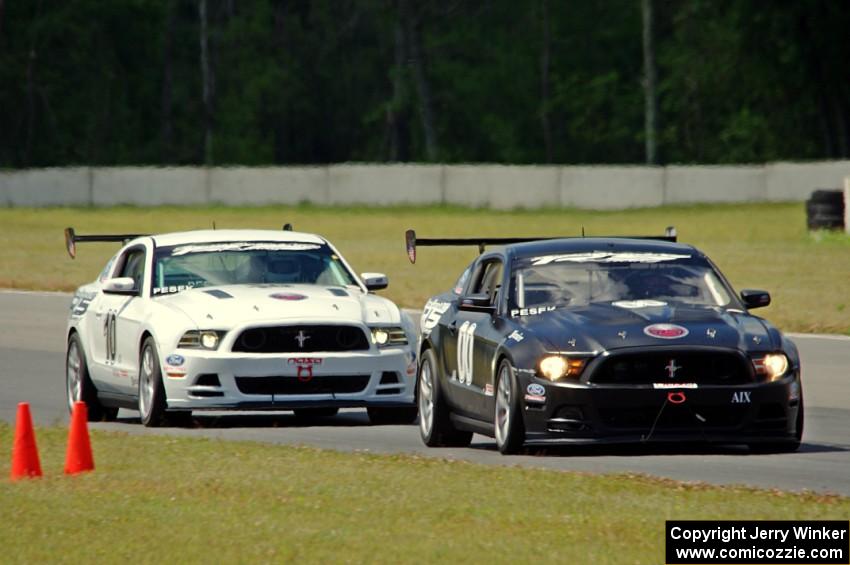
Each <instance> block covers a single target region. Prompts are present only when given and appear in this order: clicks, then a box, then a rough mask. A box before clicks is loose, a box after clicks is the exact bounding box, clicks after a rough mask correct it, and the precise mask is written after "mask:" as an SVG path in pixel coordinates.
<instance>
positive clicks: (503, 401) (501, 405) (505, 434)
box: [493, 359, 525, 455]
mask: <svg viewBox="0 0 850 565" xmlns="http://www.w3.org/2000/svg"><path fill="white" fill-rule="evenodd" d="M493 431H494V432H495V436H496V447H498V448H499V451H500V452H501V453H502V454H503V455H510V454H512V453H517V452H518V451H519V450H520V449H522V445H523V443H525V422H523V419H522V404H521V403H520V400H519V386H518V385H517V380H516V373H515V372H514V368H513V366H512V365H511V362H510V361H508V360H507V359H503V360H502V362H501V363H499V371H498V373H496V402H495V409H494V410H493Z"/></svg>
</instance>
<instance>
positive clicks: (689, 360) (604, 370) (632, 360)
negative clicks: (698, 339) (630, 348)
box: [590, 351, 753, 385]
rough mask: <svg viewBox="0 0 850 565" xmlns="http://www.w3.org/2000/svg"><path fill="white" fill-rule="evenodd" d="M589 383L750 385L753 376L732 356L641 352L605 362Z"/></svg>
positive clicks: (733, 354) (698, 352) (724, 354)
mask: <svg viewBox="0 0 850 565" xmlns="http://www.w3.org/2000/svg"><path fill="white" fill-rule="evenodd" d="M671 373H672V376H671ZM590 382H592V383H598V384H626V385H640V384H652V383H697V384H701V385H737V384H746V383H752V382H753V376H752V372H751V371H750V370H749V368H748V366H747V361H746V360H745V359H744V358H742V357H740V356H738V355H737V354H735V353H726V352H714V351H711V352H701V351H687V352H653V353H645V352H641V353H625V354H619V355H612V356H611V357H610V358H608V359H605V360H604V361H603V362H602V364H601V365H600V366H599V367H598V368H597V369H596V370H595V371H594V372H593V374H592V375H591V376H590Z"/></svg>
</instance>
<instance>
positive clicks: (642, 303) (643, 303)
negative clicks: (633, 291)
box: [611, 300, 667, 310]
mask: <svg viewBox="0 0 850 565" xmlns="http://www.w3.org/2000/svg"><path fill="white" fill-rule="evenodd" d="M611 306H617V307H619V308H628V309H630V310H631V309H637V308H658V307H661V306H667V303H666V302H661V301H660V300H618V301H617V302H612V303H611Z"/></svg>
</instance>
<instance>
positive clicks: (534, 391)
mask: <svg viewBox="0 0 850 565" xmlns="http://www.w3.org/2000/svg"><path fill="white" fill-rule="evenodd" d="M525 390H526V392H528V394H530V395H532V396H546V389H545V388H544V387H543V385H541V384H537V383H531V384H530V385H528V386H527V387H525Z"/></svg>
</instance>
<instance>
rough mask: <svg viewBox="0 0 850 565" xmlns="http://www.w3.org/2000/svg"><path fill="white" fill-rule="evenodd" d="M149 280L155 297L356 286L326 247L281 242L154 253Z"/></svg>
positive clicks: (203, 245) (222, 244) (195, 246)
mask: <svg viewBox="0 0 850 565" xmlns="http://www.w3.org/2000/svg"><path fill="white" fill-rule="evenodd" d="M153 276H154V280H153V292H152V294H153V295H154V296H158V295H163V294H172V293H175V292H180V291H181V290H186V289H189V288H198V287H206V286H218V285H228V284H265V283H281V284H287V283H293V284H295V283H297V284H319V285H329V286H346V285H356V284H357V282H356V281H355V279H354V276H353V275H352V274H351V272H349V270H348V269H347V268H346V267H345V265H344V264H343V262H342V261H341V260H340V258H339V256H337V255H336V254H335V253H334V252H333V250H332V249H331V248H330V247H328V246H327V245H320V244H316V243H298V242H279V241H241V242H240V241H235V242H233V241H229V242H219V243H193V244H187V245H175V246H171V247H158V248H157V250H156V253H155V255H154V273H153Z"/></svg>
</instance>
